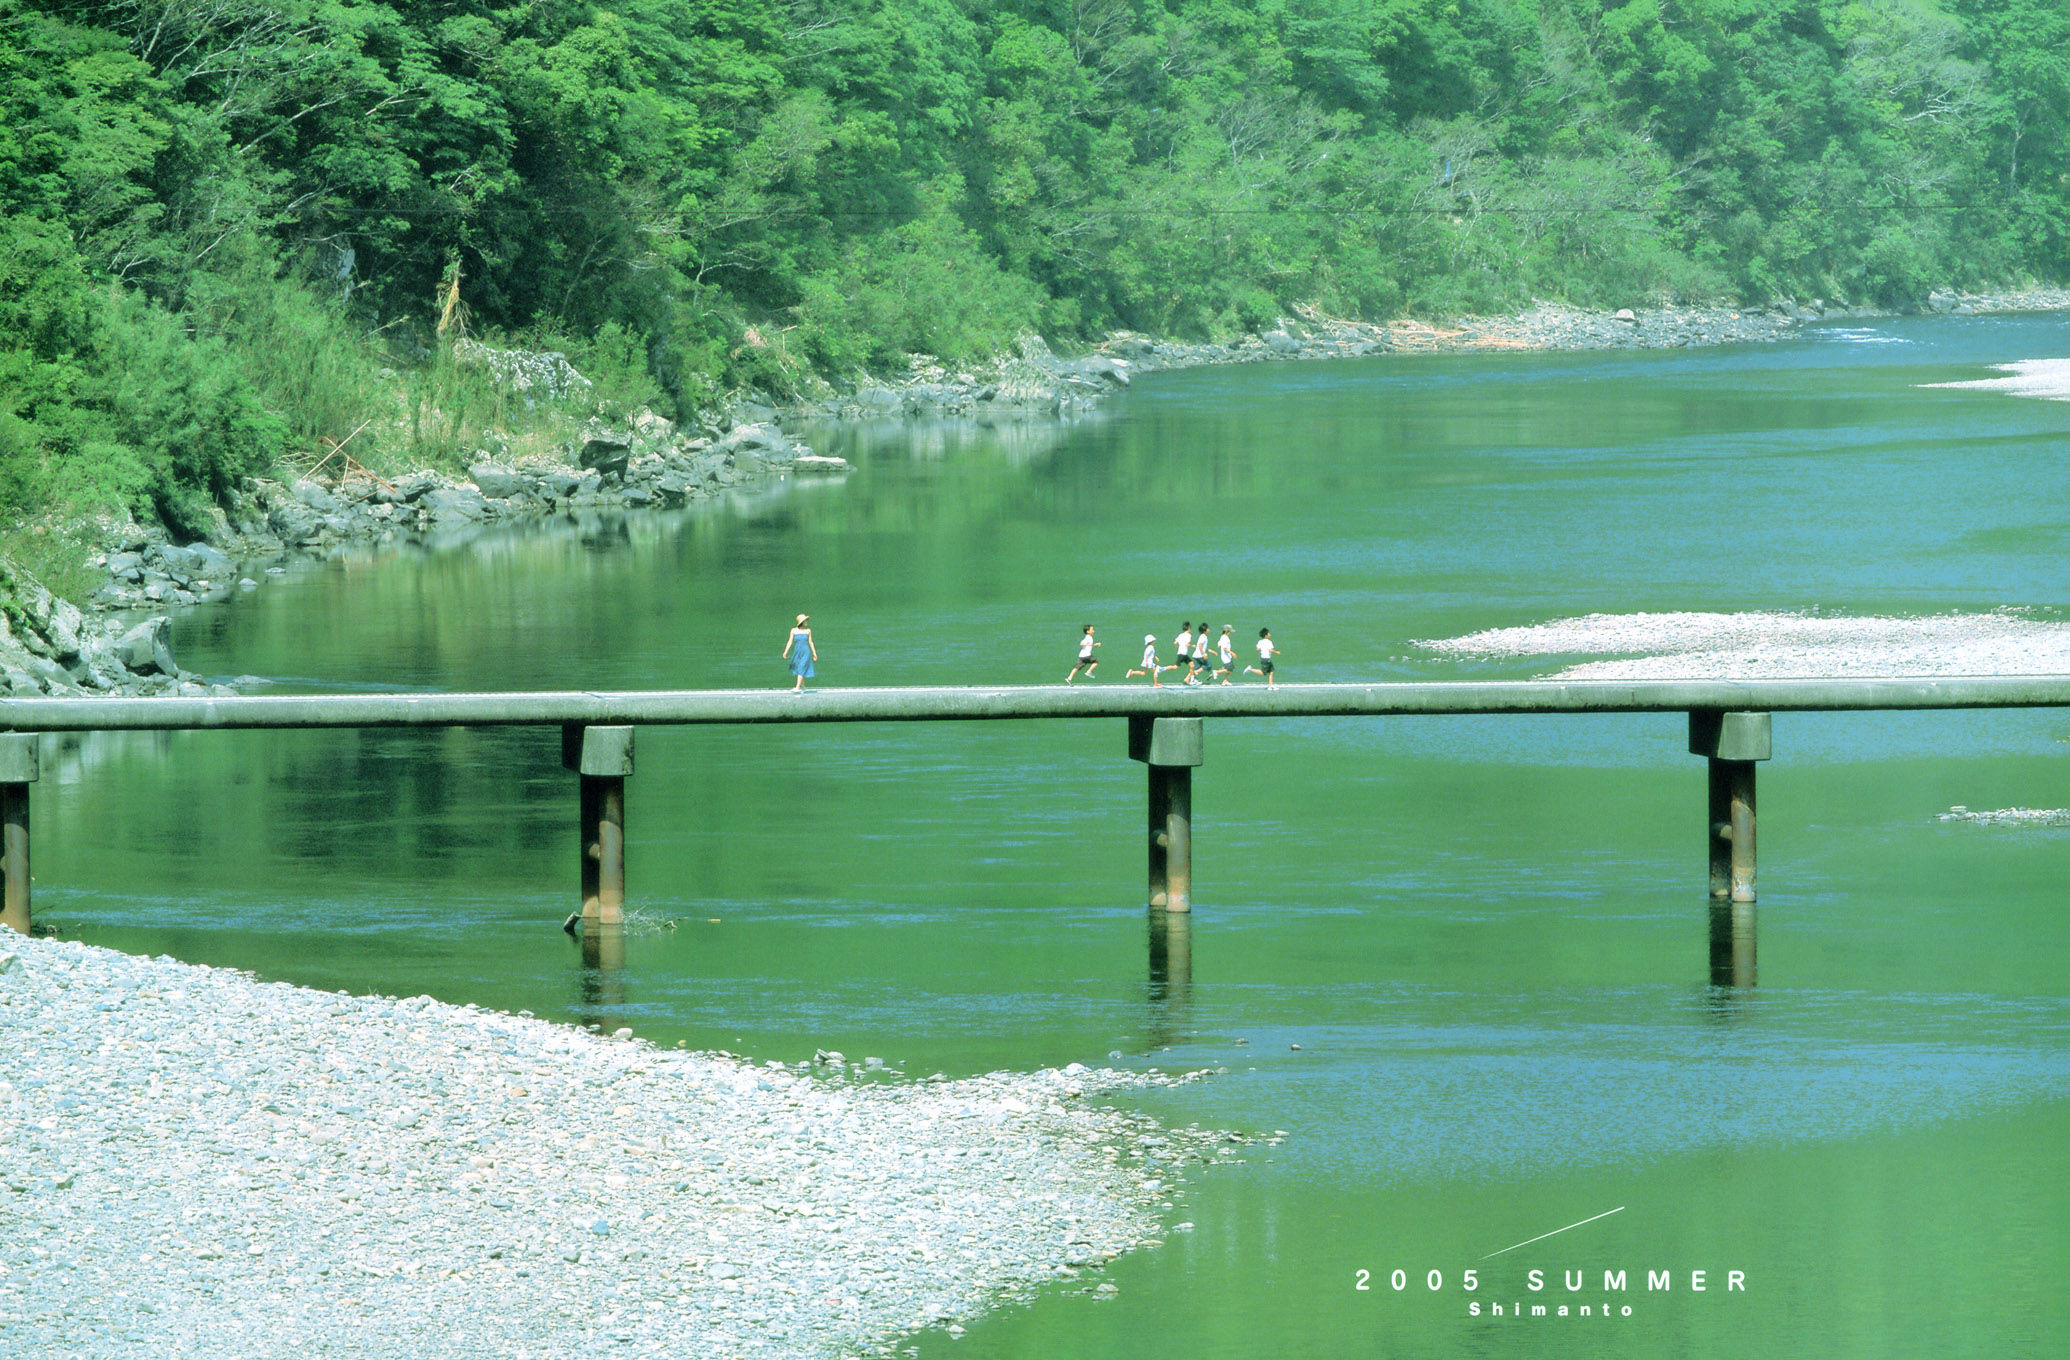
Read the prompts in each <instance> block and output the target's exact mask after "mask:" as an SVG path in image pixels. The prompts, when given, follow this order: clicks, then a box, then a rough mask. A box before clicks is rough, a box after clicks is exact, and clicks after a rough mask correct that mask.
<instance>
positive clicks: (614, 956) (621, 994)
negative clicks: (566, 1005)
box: [575, 921, 625, 1029]
mask: <svg viewBox="0 0 2070 1360" xmlns="http://www.w3.org/2000/svg"><path fill="white" fill-rule="evenodd" d="M579 938H580V939H581V941H582V967H581V969H580V970H579V971H578V972H577V973H576V974H575V1015H576V1022H577V1023H578V1024H582V1025H586V1026H595V1027H597V1028H603V1027H604V1026H605V1022H606V1021H607V1020H608V1019H609V1018H611V1017H612V1016H614V1015H615V1014H616V1013H617V1012H618V1011H619V1010H620V1009H622V1008H623V1007H624V1005H625V927H624V926H622V925H609V926H606V925H598V924H597V923H596V922H594V921H588V922H584V923H583V929H582V933H581V935H580V937H579ZM611 1028H614V1029H615V1028H617V1026H615V1025H613V1026H611Z"/></svg>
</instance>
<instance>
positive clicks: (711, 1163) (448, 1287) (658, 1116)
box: [0, 932, 1233, 1360]
mask: <svg viewBox="0 0 2070 1360" xmlns="http://www.w3.org/2000/svg"><path fill="white" fill-rule="evenodd" d="M0 1028H4V1030H5V1032H6V1034H7V1039H8V1041H7V1043H6V1044H5V1045H0V1133H4V1136H5V1138H6V1140H7V1143H8V1147H9V1150H10V1156H9V1159H8V1166H7V1168H6V1170H5V1171H4V1172H0V1182H4V1184H5V1188H6V1191H7V1198H8V1209H9V1216H8V1224H9V1226H8V1231H7V1232H6V1233H5V1234H0V1353H5V1354H8V1355H92V1356H96V1357H101V1358H103V1360H109V1358H112V1357H129V1356H135V1357H153V1358H154V1360H155V1357H160V1356H168V1355H205V1356H211V1357H233V1356H261V1355H290V1354H291V1355H298V1356H305V1357H322V1356H339V1357H346V1356H351V1357H360V1358H362V1360H365V1358H372V1357H388V1356H393V1357H397V1358H398V1360H404V1358H407V1360H440V1358H441V1357H452V1358H453V1360H478V1357H481V1356H486V1355H497V1356H512V1357H516V1356H539V1357H545V1356H550V1355H551V1356H561V1355H569V1354H590V1353H605V1352H608V1353H610V1354H613V1355H634V1356H642V1355H653V1356H660V1355H668V1356H678V1355H707V1356H748V1355H769V1356H780V1357H785V1360H792V1358H794V1357H814V1356H830V1357H831V1356H844V1355H856V1354H879V1355H881V1354H888V1353H890V1351H891V1350H892V1349H893V1347H894V1344H895V1342H896V1341H897V1339H898V1338H900V1337H902V1336H905V1335H907V1334H909V1333H910V1332H912V1331H914V1330H917V1329H923V1328H927V1327H934V1326H949V1325H952V1324H953V1323H954V1322H955V1320H956V1319H959V1318H968V1317H971V1316H973V1315H975V1314H976V1313H978V1312H980V1311H982V1310H984V1309H986V1308H989V1307H993V1306H996V1304H997V1303H998V1302H999V1301H1000V1300H1002V1299H1011V1298H1014V1297H1016V1296H1019V1295H1022V1294H1025V1293H1026V1292H1027V1291H1029V1290H1032V1289H1034V1288H1036V1287H1038V1286H1041V1285H1045V1284H1052V1285H1053V1284H1055V1283H1057V1282H1066V1287H1068V1288H1077V1289H1084V1290H1087V1291H1089V1292H1098V1291H1100V1290H1102V1289H1104V1290H1105V1292H1109V1293H1111V1292H1112V1286H1102V1285H1100V1284H1099V1283H1098V1282H1097V1281H1096V1280H1095V1279H1091V1278H1087V1276H1086V1272H1088V1271H1096V1270H1097V1268H1098V1267H1099V1266H1100V1265H1102V1264H1104V1263H1105V1262H1106V1261H1109V1260H1111V1259H1113V1258H1114V1257H1115V1256H1117V1255H1119V1254H1120V1253H1122V1252H1126V1251H1131V1250H1135V1249H1138V1248H1140V1247H1143V1246H1146V1245H1152V1244H1154V1243H1155V1242H1156V1240H1157V1238H1158V1234H1159V1232H1160V1231H1161V1227H1160V1225H1161V1222H1162V1220H1164V1219H1165V1218H1167V1217H1169V1216H1170V1215H1171V1210H1172V1208H1173V1204H1174V1194H1175V1184H1176V1174H1177V1170H1178V1168H1179V1166H1180V1165H1181V1164H1184V1163H1192V1164H1197V1163H1198V1162H1199V1161H1201V1160H1202V1159H1213V1158H1215V1157H1217V1156H1219V1155H1226V1150H1228V1149H1230V1148H1232V1146H1233V1144H1232V1142H1231V1141H1230V1140H1229V1139H1227V1138H1226V1137H1224V1136H1221V1135H1214V1134H1203V1133H1201V1132H1199V1131H1197V1130H1190V1129H1164V1128H1160V1127H1158V1126H1156V1125H1155V1124H1153V1123H1152V1122H1151V1121H1149V1120H1147V1119H1144V1118H1142V1117H1140V1116H1136V1115H1132V1114H1129V1113H1126V1112H1123V1111H1120V1110H1117V1109H1115V1108H1113V1107H1112V1106H1108V1105H1103V1104H1101V1103H1100V1101H1101V1100H1102V1098H1103V1097H1105V1096H1106V1095H1107V1094H1108V1093H1111V1092H1115V1091H1119V1090H1123V1089H1129V1088H1137V1087H1142V1086H1145V1085H1169V1084H1176V1083H1178V1082H1182V1081H1184V1080H1186V1078H1178V1077H1161V1076H1155V1075H1147V1076H1138V1075H1133V1074H1124V1073H1119V1072H1113V1071H1104V1070H1101V1071H1095V1070H1088V1069H1085V1068H1082V1067H1078V1066H1076V1065H1073V1066H1072V1067H1069V1068H1066V1069H1064V1070H1062V1071H1042V1072H1033V1073H1025V1074H1013V1073H998V1074H993V1075H990V1076H982V1077H972V1078H967V1079H961V1080H955V1081H950V1080H944V1079H939V1078H930V1079H927V1080H924V1081H908V1080H896V1079H880V1078H881V1076H882V1074H878V1073H865V1072H862V1071H860V1070H857V1069H855V1068H850V1067H847V1066H846V1065H841V1066H840V1070H839V1072H836V1069H835V1068H834V1067H833V1066H827V1065H822V1066H821V1067H820V1068H819V1069H817V1072H818V1073H819V1074H817V1075H816V1074H814V1073H813V1072H808V1071H801V1070H797V1069H791V1070H786V1069H784V1068H783V1067H782V1065H781V1064H774V1063H772V1064H766V1065H763V1066H755V1065H752V1064H750V1063H748V1062H746V1061H744V1060H741V1059H737V1058H733V1057H729V1056H726V1055H723V1054H708V1053H686V1052H680V1051H668V1050H660V1049H656V1048H653V1047H652V1046H650V1045H648V1044H645V1043H642V1042H640V1041H638V1040H635V1039H632V1038H631V1037H630V1032H629V1031H620V1032H619V1034H618V1036H616V1037H610V1038H607V1037H603V1036H601V1035H598V1034H594V1033H590V1032H586V1031H584V1030H580V1029H574V1028H571V1027H568V1026H565V1025H557V1024H551V1023H548V1022H546V1021H543V1020H536V1019H532V1018H529V1017H527V1016H523V1015H516V1016H513V1015H506V1014H502V1013H499V1012H493V1011H483V1010H479V1009H477V1008H475V1007H472V1006H450V1005H446V1004H443V1003H441V1002H436V1001H433V1000H431V999H430V998H428V997H417V998H413V999H408V1000H398V999H395V998H391V997H355V996H346V995H343V994H333V993H326V992H317V991H311V990H308V989H306V988H300V987H294V986H289V985H287V984H282V983H265V982H259V981H256V980H254V979H253V978H251V977H250V976H248V975H246V974H242V973H237V972H232V971H230V970H227V969H219V968H202V967H195V966H193V965H189V964H183V963H178V962H176V961H174V960H172V959H169V958H159V959H143V958H137V957H133V956H130V955H126V954H119V953H115V952H113V951H111V950H106V949H99V948H94V947H91V946H87V945H82V944H76V943H69V942H63V941H57V940H41V939H23V938H21V937H18V936H14V935H10V934H7V933H5V932H0ZM801 1066H808V1067H809V1065H801ZM828 1073H833V1075H826V1074H828ZM843 1073H852V1075H843ZM1218 1150H1220V1151H1218Z"/></svg>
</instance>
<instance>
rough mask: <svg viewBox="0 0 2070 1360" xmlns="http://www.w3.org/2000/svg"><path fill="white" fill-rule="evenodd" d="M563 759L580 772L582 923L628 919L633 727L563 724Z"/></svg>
mask: <svg viewBox="0 0 2070 1360" xmlns="http://www.w3.org/2000/svg"><path fill="white" fill-rule="evenodd" d="M561 764H563V765H565V766H566V767H567V768H568V769H570V770H573V771H575V772H576V774H577V775H579V776H580V777H581V781H582V786H581V787H582V791H581V813H580V817H581V824H580V826H579V827H578V834H579V840H580V844H581V848H582V924H583V927H584V928H585V929H587V928H589V927H592V926H622V925H624V924H625V780H626V776H628V775H630V774H631V773H632V771H633V729H632V728H630V727H586V726H584V725H582V724H580V723H569V724H567V725H566V726H564V727H563V728H561Z"/></svg>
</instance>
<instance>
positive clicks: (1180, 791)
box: [1128, 717, 1203, 911]
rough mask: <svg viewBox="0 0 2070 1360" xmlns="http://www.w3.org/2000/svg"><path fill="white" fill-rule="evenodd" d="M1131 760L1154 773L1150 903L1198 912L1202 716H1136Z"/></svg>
mask: <svg viewBox="0 0 2070 1360" xmlns="http://www.w3.org/2000/svg"><path fill="white" fill-rule="evenodd" d="M1128 756H1129V759H1130V760H1140V761H1142V762H1143V763H1144V764H1145V765H1147V766H1149V769H1150V827H1149V831H1150V905H1151V906H1153V907H1163V908H1164V909H1165V910H1166V911H1191V910H1192V909H1193V767H1194V766H1196V765H1198V764H1200V763H1201V761H1202V759H1203V757H1202V745H1201V723H1200V719H1198V718H1151V717H1131V718H1129V720H1128Z"/></svg>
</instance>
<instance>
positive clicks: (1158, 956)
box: [1150, 909, 1193, 1001]
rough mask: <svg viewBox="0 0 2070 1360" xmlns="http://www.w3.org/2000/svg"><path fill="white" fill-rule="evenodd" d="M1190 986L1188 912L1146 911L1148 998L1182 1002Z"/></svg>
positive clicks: (1191, 971)
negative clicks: (1148, 952)
mask: <svg viewBox="0 0 2070 1360" xmlns="http://www.w3.org/2000/svg"><path fill="white" fill-rule="evenodd" d="M1192 988H1193V922H1192V914H1191V913H1189V912H1182V911H1157V910H1154V909H1153V910H1152V911H1151V912H1150V999H1151V1000H1152V1001H1165V1000H1171V1001H1184V1000H1185V999H1186V996H1187V993H1188V992H1190V991H1191V990H1192Z"/></svg>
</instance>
